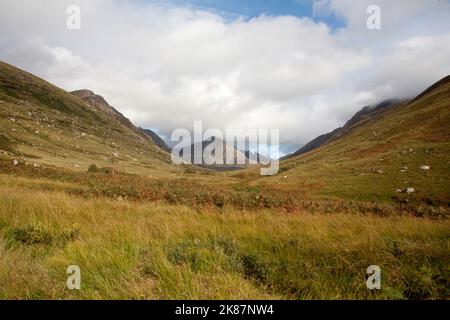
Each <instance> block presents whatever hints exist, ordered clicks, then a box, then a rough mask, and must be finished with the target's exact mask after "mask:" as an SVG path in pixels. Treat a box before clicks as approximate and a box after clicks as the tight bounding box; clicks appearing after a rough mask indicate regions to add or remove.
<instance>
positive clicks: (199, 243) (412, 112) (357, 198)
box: [0, 62, 450, 299]
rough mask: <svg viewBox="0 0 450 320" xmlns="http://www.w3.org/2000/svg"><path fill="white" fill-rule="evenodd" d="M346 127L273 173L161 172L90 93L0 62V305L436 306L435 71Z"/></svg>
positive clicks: (440, 97) (440, 203) (449, 94)
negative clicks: (339, 302)
mask: <svg viewBox="0 0 450 320" xmlns="http://www.w3.org/2000/svg"><path fill="white" fill-rule="evenodd" d="M436 80H439V79H436ZM424 89H426V88H424ZM366 111H367V109H366ZM360 115H361V114H360ZM353 120H354V121H351V122H349V123H348V125H346V126H344V129H343V130H340V131H336V132H338V133H339V134H338V135H335V136H333V138H332V139H328V138H327V139H326V141H325V143H320V144H314V147H312V148H310V149H309V150H307V151H306V152H301V154H294V155H293V156H290V157H286V158H285V159H283V160H282V161H280V171H279V173H278V174H276V175H274V176H261V175H260V168H261V165H252V166H245V167H244V168H241V169H240V170H232V171H229V170H227V171H218V170H210V169H208V168H204V167H200V166H194V165H190V164H183V165H174V164H172V162H171V160H170V153H168V152H167V150H166V147H167V146H165V145H164V144H163V142H164V141H162V142H161V141H159V140H157V138H155V137H154V136H153V137H152V133H150V132H147V133H146V132H145V131H143V130H141V129H139V128H137V127H135V126H134V125H133V124H132V123H131V122H130V121H129V120H128V119H126V118H125V117H124V116H123V115H122V114H120V113H119V112H118V111H117V110H116V109H114V108H112V107H111V106H110V105H109V104H108V103H107V102H106V100H104V99H103V98H102V97H100V96H98V95H97V94H95V93H93V92H92V91H89V90H81V91H76V92H73V93H69V92H66V91H64V90H62V89H60V88H57V87H55V86H53V85H52V84H50V83H48V82H46V81H44V80H42V79H39V78H38V77H35V76H33V75H31V74H29V73H27V72H25V71H22V70H20V69H17V68H15V67H13V66H11V65H8V64H6V63H3V62H0V284H1V285H0V298H2V299H447V298H448V297H450V291H449V290H450V284H449V279H450V269H449V265H448V261H449V260H450V251H449V245H450V241H449V239H450V237H449V235H450V222H449V220H448V218H449V213H450V198H449V196H450V174H449V172H450V170H449V169H450V127H449V126H448V124H449V123H450V78H449V77H446V78H444V79H442V80H441V81H439V82H437V83H436V84H435V85H433V86H431V87H429V89H427V90H425V91H424V92H423V93H422V94H420V95H419V96H417V97H416V98H413V99H411V100H406V101H403V100H401V101H396V102H395V103H391V104H389V105H386V106H384V107H382V108H379V109H377V110H375V112H372V113H365V112H363V113H362V116H361V117H357V118H354V119H353ZM374 264H375V265H379V266H380V268H381V270H382V289H381V290H375V291H372V290H368V289H367V287H366V283H365V276H366V274H365V272H366V268H367V267H368V266H369V265H374ZM69 265H78V266H80V269H81V274H82V282H81V283H82V285H81V286H82V289H81V290H73V291H72V290H68V289H67V288H66V287H65V283H66V279H67V275H66V268H67V267H68V266H69Z"/></svg>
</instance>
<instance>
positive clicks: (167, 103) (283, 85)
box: [0, 0, 450, 153]
mask: <svg viewBox="0 0 450 320" xmlns="http://www.w3.org/2000/svg"><path fill="white" fill-rule="evenodd" d="M69 5H77V6H78V7H79V8H80V10H81V11H80V13H81V14H80V18H81V28H80V29H75V30H70V29H68V28H67V26H66V24H67V19H68V17H69V14H68V13H67V11H66V10H67V7H68V6H69ZM370 5H377V6H378V8H379V9H380V18H381V19H380V27H381V28H380V29H375V30H371V29H369V28H368V27H367V20H368V18H370V17H371V14H372V13H371V12H369V14H368V13H367V9H368V7H369V6H370ZM0 60H2V61H5V62H8V63H10V64H13V65H15V66H17V67H19V68H22V69H25V70H27V71H29V72H31V73H33V74H35V75H37V76H39V77H42V78H44V79H46V80H47V81H49V82H51V83H53V84H55V85H57V86H59V87H61V88H63V89H65V90H68V91H72V90H77V89H82V88H86V89H90V90H92V91H94V92H96V93H97V94H100V95H102V96H103V97H104V98H105V99H106V100H107V101H108V102H109V103H110V104H111V105H112V106H114V107H115V108H116V109H118V110H119V111H120V112H122V113H123V114H124V115H125V116H127V117H128V118H130V120H131V121H132V122H133V123H134V124H135V125H137V126H141V127H144V128H150V129H153V130H155V131H156V132H158V133H159V134H161V135H162V136H163V137H164V138H166V139H168V138H169V137H170V135H171V133H172V132H173V130H175V129H178V128H186V129H192V128H193V123H194V121H195V120H202V121H203V127H204V128H218V129H226V128H240V129H247V128H253V129H279V130H280V148H281V151H282V153H288V152H292V151H295V150H296V149H298V148H299V147H301V146H302V145H303V144H305V143H307V142H308V141H309V140H311V139H313V138H315V137H316V136H318V135H320V134H323V133H326V132H328V131H331V130H333V129H335V128H336V127H339V126H342V125H343V124H344V123H345V121H346V120H348V119H349V118H350V117H351V116H352V115H353V114H354V113H355V112H357V111H358V110H360V109H361V108H362V107H364V106H366V105H373V104H376V103H378V102H380V101H382V100H384V99H390V98H408V97H413V96H415V95H416V94H418V93H419V92H421V91H422V90H424V89H425V88H426V87H428V86H429V85H431V84H432V83H434V82H436V81H437V80H439V79H441V78H442V77H444V76H446V75H448V74H450V3H449V1H448V0H440V1H439V0H397V1H389V0H358V1H355V0H311V1H308V0H239V1H238V0H228V1H227V0H222V1H219V0H190V1H182V0H167V1H164V0H154V1H153V0H135V1H120V0H69V1H67V0H0Z"/></svg>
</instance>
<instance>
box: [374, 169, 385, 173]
mask: <svg viewBox="0 0 450 320" xmlns="http://www.w3.org/2000/svg"><path fill="white" fill-rule="evenodd" d="M375 172H376V173H378V174H383V173H384V171H383V170H380V169H378V170H377V171H375Z"/></svg>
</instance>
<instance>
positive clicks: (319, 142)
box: [282, 99, 402, 160]
mask: <svg viewBox="0 0 450 320" xmlns="http://www.w3.org/2000/svg"><path fill="white" fill-rule="evenodd" d="M401 102H402V101H400V100H395V99H392V100H385V101H383V102H381V103H379V104H377V105H376V106H366V107H364V108H362V109H361V110H360V111H358V112H357V113H355V115H354V116H353V117H352V118H351V119H350V120H348V121H347V122H346V123H345V125H344V126H343V127H339V128H336V129H334V130H333V131H331V132H328V133H325V134H322V135H320V136H318V137H317V138H315V139H313V140H311V141H310V142H308V143H307V144H305V145H304V146H303V147H301V148H300V149H298V150H297V151H295V152H294V153H292V154H289V155H287V156H284V157H283V158H282V160H283V159H289V158H292V157H296V156H299V155H301V154H304V153H306V152H308V151H311V150H314V149H317V148H319V147H320V146H323V145H325V144H327V143H330V142H332V141H334V140H336V139H338V138H339V137H341V136H343V135H345V134H347V133H349V132H350V131H351V130H353V129H354V128H355V127H356V126H358V125H363V123H364V122H365V121H369V120H371V119H372V118H374V117H377V116H380V115H381V114H383V112H384V111H386V110H388V109H389V108H392V107H393V106H395V105H396V104H399V103H401Z"/></svg>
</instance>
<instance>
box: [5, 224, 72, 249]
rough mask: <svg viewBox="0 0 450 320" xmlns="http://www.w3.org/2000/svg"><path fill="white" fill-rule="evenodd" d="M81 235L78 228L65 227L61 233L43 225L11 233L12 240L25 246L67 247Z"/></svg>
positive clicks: (16, 229) (34, 225) (22, 228)
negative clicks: (66, 245)
mask: <svg viewBox="0 0 450 320" xmlns="http://www.w3.org/2000/svg"><path fill="white" fill-rule="evenodd" d="M79 234H80V230H79V228H78V226H76V225H74V226H72V227H65V228H63V229H62V230H61V231H56V230H51V229H49V228H48V227H46V226H45V225H43V224H41V223H31V224H28V225H26V226H25V227H17V228H14V229H12V230H11V231H10V233H9V235H10V239H11V240H13V241H15V242H18V243H21V244H25V245H35V244H43V245H65V244H66V243H67V242H68V241H71V240H74V239H75V238H77V237H78V236H79Z"/></svg>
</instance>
